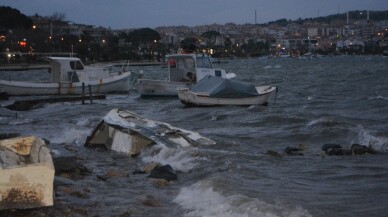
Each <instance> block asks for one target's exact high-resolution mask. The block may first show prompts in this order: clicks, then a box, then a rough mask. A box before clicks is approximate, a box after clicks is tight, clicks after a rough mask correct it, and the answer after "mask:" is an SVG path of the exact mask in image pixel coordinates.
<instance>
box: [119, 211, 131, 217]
mask: <svg viewBox="0 0 388 217" xmlns="http://www.w3.org/2000/svg"><path fill="white" fill-rule="evenodd" d="M131 213H132V212H131V211H126V212H125V213H122V214H120V215H119V217H131Z"/></svg>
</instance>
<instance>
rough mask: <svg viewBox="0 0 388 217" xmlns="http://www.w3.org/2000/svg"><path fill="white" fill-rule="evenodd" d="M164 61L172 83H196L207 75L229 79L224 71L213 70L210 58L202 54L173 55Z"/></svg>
mask: <svg viewBox="0 0 388 217" xmlns="http://www.w3.org/2000/svg"><path fill="white" fill-rule="evenodd" d="M166 60H167V67H168V72H169V80H170V81H173V82H193V83H196V82H197V81H199V80H201V79H202V78H204V77H206V76H208V75H211V76H217V77H223V78H231V77H228V75H227V73H226V72H225V70H223V69H214V68H213V64H212V62H211V59H210V57H209V56H207V55H204V54H173V55H167V56H166ZM233 77H234V76H233Z"/></svg>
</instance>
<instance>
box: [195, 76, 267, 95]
mask: <svg viewBox="0 0 388 217" xmlns="http://www.w3.org/2000/svg"><path fill="white" fill-rule="evenodd" d="M191 91H192V92H195V93H197V94H200V95H206V96H209V97H214V98H241V97H252V96H258V95H259V93H258V92H257V90H256V87H255V86H254V85H253V84H250V83H246V82H242V81H235V80H230V79H225V78H220V77H216V76H210V75H208V76H206V77H204V78H202V79H201V80H200V81H199V82H198V83H197V84H196V85H194V86H193V87H192V89H191Z"/></svg>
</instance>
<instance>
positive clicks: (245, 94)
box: [178, 76, 277, 106]
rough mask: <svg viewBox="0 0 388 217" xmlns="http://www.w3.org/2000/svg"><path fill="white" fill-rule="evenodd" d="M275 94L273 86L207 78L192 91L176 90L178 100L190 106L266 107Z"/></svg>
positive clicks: (275, 89) (185, 89)
mask: <svg viewBox="0 0 388 217" xmlns="http://www.w3.org/2000/svg"><path fill="white" fill-rule="evenodd" d="M276 92H277V87H275V86H269V85H266V86H254V85H253V84H249V83H245V82H241V81H235V80H227V79H222V78H217V77H212V76H208V77H206V78H204V79H202V80H201V81H199V82H198V84H196V85H195V86H193V87H192V89H191V90H190V89H188V88H178V97H179V100H180V101H181V102H182V103H183V104H185V105H190V106H219V105H242V106H244V105H267V104H268V102H269V100H270V98H271V97H272V96H273V95H275V94H276Z"/></svg>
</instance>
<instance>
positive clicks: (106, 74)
mask: <svg viewBox="0 0 388 217" xmlns="http://www.w3.org/2000/svg"><path fill="white" fill-rule="evenodd" d="M47 59H48V60H49V61H50V69H49V73H50V81H48V82H31V81H8V80H0V88H1V89H3V91H5V92H7V94H8V95H11V96H12V95H13V96H15V95H73V94H81V93H82V91H83V86H84V87H85V86H86V88H88V86H90V90H91V93H92V94H102V93H111V92H128V90H129V79H130V75H131V72H130V71H128V70H124V67H123V68H122V70H119V71H117V72H115V71H114V70H112V69H113V68H111V69H109V68H108V67H92V66H84V65H83V63H82V62H81V60H80V59H79V58H76V57H48V58H47ZM88 91H89V90H88V89H87V90H85V92H86V93H87V92H88Z"/></svg>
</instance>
